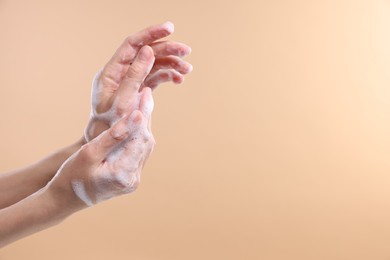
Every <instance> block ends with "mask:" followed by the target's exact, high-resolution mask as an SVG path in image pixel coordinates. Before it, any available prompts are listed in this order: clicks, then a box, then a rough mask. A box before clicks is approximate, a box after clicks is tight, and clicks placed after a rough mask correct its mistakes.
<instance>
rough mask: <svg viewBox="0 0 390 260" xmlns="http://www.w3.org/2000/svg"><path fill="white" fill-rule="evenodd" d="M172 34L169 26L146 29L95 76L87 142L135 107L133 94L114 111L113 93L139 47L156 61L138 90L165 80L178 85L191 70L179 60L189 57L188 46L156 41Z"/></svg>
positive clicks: (135, 100)
mask: <svg viewBox="0 0 390 260" xmlns="http://www.w3.org/2000/svg"><path fill="white" fill-rule="evenodd" d="M172 32H173V25H172V24H170V23H165V24H162V25H157V26H152V27H149V28H147V29H145V30H143V31H140V32H138V33H136V34H134V35H132V36H130V37H128V38H127V39H126V40H125V41H124V42H123V43H122V45H121V46H120V47H119V49H118V50H117V51H116V52H115V54H114V56H113V57H112V58H111V60H110V61H109V62H108V63H107V64H106V65H105V67H104V68H103V70H102V71H101V72H99V73H98V74H97V75H96V77H95V79H94V82H93V91H92V113H91V119H90V122H89V123H88V126H87V128H86V129H85V137H86V140H87V141H90V140H92V139H93V138H95V137H96V136H98V135H99V134H100V133H101V132H103V131H104V130H106V129H108V128H109V127H110V126H111V125H112V124H113V123H114V122H115V121H116V120H118V119H119V118H120V117H122V116H123V113H122V112H123V111H126V112H127V113H129V112H130V113H131V112H132V110H133V109H132V107H135V106H136V104H137V102H139V98H137V97H136V96H137V95H133V96H132V97H128V100H126V104H125V107H122V111H115V110H116V109H115V107H114V106H115V102H116V96H117V90H118V88H119V86H120V85H121V83H122V81H123V79H124V77H125V75H126V73H127V71H128V70H129V68H130V67H131V64H132V63H133V61H134V59H135V57H136V55H137V53H138V51H139V50H140V49H141V47H142V46H144V45H150V46H151V47H152V49H153V52H154V54H155V57H156V60H155V63H154V65H153V68H152V69H151V70H150V74H149V75H148V76H147V77H146V79H145V80H144V82H143V83H142V86H141V88H140V90H142V88H144V87H150V88H152V89H154V88H156V87H157V86H158V85H159V84H161V83H163V82H166V81H173V82H174V83H181V82H182V81H183V75H182V74H186V73H188V72H190V71H191V70H192V66H191V64H189V63H187V62H185V61H183V60H181V59H180V58H179V57H181V56H185V55H187V54H189V52H190V51H191V49H190V48H189V47H188V46H186V45H184V44H181V43H177V42H165V41H161V42H156V40H158V39H160V38H163V37H166V36H168V35H169V34H171V33H172Z"/></svg>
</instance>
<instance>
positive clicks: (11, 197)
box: [0, 138, 85, 209]
mask: <svg viewBox="0 0 390 260" xmlns="http://www.w3.org/2000/svg"><path fill="white" fill-rule="evenodd" d="M84 143H85V141H84V138H81V139H80V140H78V141H77V142H75V143H74V144H72V145H69V146H67V147H64V148H62V149H60V150H58V151H56V152H54V153H53V154H51V155H49V156H47V157H46V158H44V159H42V160H40V161H38V162H36V163H34V164H32V165H30V166H27V167H25V168H22V169H18V170H15V171H12V172H8V173H3V174H0V209H2V208H5V207H8V206H10V205H12V204H14V203H16V202H18V201H20V200H22V199H24V198H26V197H27V196H29V195H31V194H33V193H34V192H36V191H38V190H39V189H41V188H42V187H44V186H45V185H46V184H47V183H48V182H49V181H50V180H51V179H52V178H53V176H54V175H55V174H56V172H57V171H58V169H59V168H60V166H61V165H62V164H63V163H64V161H65V160H66V159H67V158H69V156H70V155H72V154H73V153H74V152H76V151H77V150H78V149H79V148H80V147H81V146H82V145H83V144H84Z"/></svg>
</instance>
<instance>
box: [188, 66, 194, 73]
mask: <svg viewBox="0 0 390 260" xmlns="http://www.w3.org/2000/svg"><path fill="white" fill-rule="evenodd" d="M193 69H194V67H193V66H192V64H190V65H189V66H188V73H190V72H191V71H192V70H193Z"/></svg>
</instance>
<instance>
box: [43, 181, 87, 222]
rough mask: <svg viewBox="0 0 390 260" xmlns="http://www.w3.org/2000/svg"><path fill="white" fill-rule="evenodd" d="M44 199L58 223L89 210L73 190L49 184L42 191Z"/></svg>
mask: <svg viewBox="0 0 390 260" xmlns="http://www.w3.org/2000/svg"><path fill="white" fill-rule="evenodd" d="M41 197H42V199H43V200H44V201H45V202H46V205H47V208H48V209H49V210H50V211H51V214H53V215H54V216H55V218H56V219H58V221H62V220H64V219H66V218H67V217H69V216H70V215H72V214H74V213H76V212H77V211H80V210H82V209H85V208H87V205H86V204H85V203H84V202H82V201H81V200H80V199H79V198H78V197H77V196H76V194H75V193H74V192H73V190H71V189H65V188H59V187H56V186H53V185H51V183H49V184H48V185H47V186H46V187H45V188H43V189H42V194H41Z"/></svg>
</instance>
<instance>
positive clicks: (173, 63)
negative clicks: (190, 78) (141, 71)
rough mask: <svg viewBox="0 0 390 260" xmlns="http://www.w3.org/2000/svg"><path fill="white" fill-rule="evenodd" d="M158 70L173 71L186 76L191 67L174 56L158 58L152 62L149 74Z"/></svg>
mask: <svg viewBox="0 0 390 260" xmlns="http://www.w3.org/2000/svg"><path fill="white" fill-rule="evenodd" d="M160 69H175V70H176V71H177V72H179V73H180V74H188V73H190V72H191V71H192V65H191V64H190V63H189V62H186V61H184V60H182V59H181V58H179V57H176V56H165V57H158V58H156V61H155V62H154V65H153V68H152V70H151V72H150V73H151V74H152V73H154V72H156V71H158V70H160Z"/></svg>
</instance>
